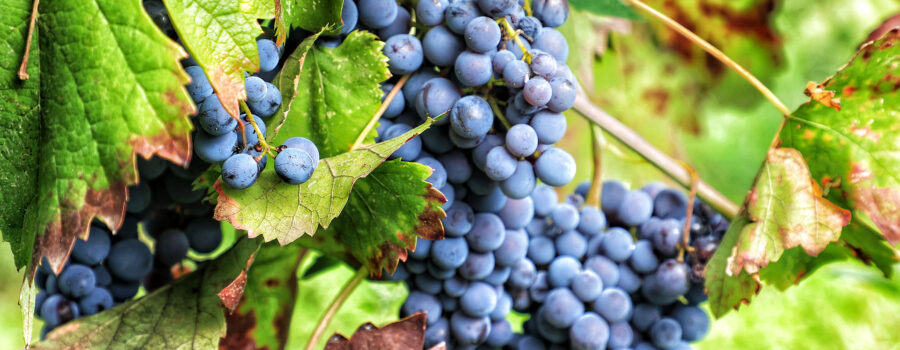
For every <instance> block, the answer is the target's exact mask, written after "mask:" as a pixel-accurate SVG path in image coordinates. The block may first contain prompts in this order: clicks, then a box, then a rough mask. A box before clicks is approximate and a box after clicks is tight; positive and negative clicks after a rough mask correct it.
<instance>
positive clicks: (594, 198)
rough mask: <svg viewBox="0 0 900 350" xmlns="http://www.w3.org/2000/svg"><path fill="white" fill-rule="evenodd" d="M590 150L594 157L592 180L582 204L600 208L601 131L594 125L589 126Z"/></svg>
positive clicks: (601, 185)
mask: <svg viewBox="0 0 900 350" xmlns="http://www.w3.org/2000/svg"><path fill="white" fill-rule="evenodd" d="M591 141H592V145H593V147H592V148H591V153H592V156H593V157H594V178H593V179H592V181H591V187H590V188H589V189H588V193H587V198H585V199H584V203H585V204H587V205H593V206H595V207H597V208H600V203H601V201H600V198H601V196H603V130H600V127H598V126H596V125H593V124H592V125H591Z"/></svg>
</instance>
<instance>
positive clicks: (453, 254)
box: [431, 237, 469, 269]
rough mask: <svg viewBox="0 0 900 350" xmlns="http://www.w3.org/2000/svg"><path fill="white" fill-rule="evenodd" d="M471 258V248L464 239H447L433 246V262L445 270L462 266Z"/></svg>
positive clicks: (436, 242)
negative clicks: (467, 258)
mask: <svg viewBox="0 0 900 350" xmlns="http://www.w3.org/2000/svg"><path fill="white" fill-rule="evenodd" d="M468 256H469V246H468V244H466V240H465V239H464V238H462V237H456V238H445V239H442V240H440V241H435V242H434V244H432V245H431V261H434V263H435V264H437V266H439V267H441V268H445V269H455V268H457V267H460V266H462V264H463V263H464V262H465V261H466V257H468Z"/></svg>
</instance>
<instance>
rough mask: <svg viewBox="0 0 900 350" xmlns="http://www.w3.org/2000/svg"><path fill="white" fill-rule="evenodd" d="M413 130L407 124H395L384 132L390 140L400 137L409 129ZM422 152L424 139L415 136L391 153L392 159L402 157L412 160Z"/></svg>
mask: <svg viewBox="0 0 900 350" xmlns="http://www.w3.org/2000/svg"><path fill="white" fill-rule="evenodd" d="M410 130H412V127H410V126H409V125H406V124H400V123H397V124H394V125H392V126H391V127H390V128H388V129H387V131H385V132H384V139H386V140H390V139H393V138H396V137H399V136H401V135H403V134H404V133H406V132H407V131H410ZM421 152H422V140H421V139H419V137H418V136H415V137H413V138H412V139H410V140H409V141H406V143H405V144H404V145H403V146H400V148H399V149H397V150H396V151H394V153H393V154H391V159H396V158H401V159H403V160H405V161H408V162H411V161H414V160H416V158H418V157H419V153H421Z"/></svg>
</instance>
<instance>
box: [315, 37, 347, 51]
mask: <svg viewBox="0 0 900 350" xmlns="http://www.w3.org/2000/svg"><path fill="white" fill-rule="evenodd" d="M342 41H343V39H342V38H341V37H339V36H327V35H323V36H320V37H319V38H318V39H317V40H316V46H319V47H327V48H329V49H334V48H336V47H338V46H341V42H342Z"/></svg>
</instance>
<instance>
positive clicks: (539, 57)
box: [529, 50, 556, 79]
mask: <svg viewBox="0 0 900 350" xmlns="http://www.w3.org/2000/svg"><path fill="white" fill-rule="evenodd" d="M529 67H530V68H531V71H533V72H534V74H537V75H540V76H542V77H544V78H545V79H549V77H550V76H551V75H553V73H555V72H556V59H555V58H553V56H552V55H550V54H549V53H546V52H543V51H538V50H536V53H535V54H534V56H532V57H531V64H530V65H529Z"/></svg>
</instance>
